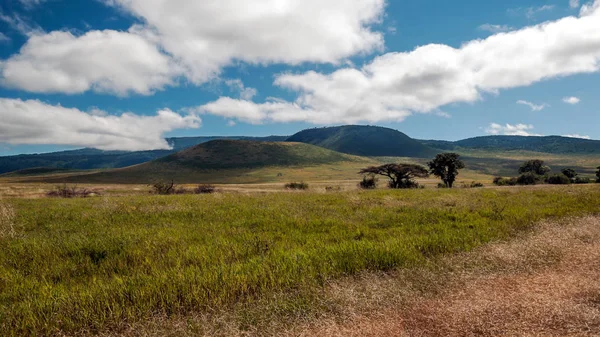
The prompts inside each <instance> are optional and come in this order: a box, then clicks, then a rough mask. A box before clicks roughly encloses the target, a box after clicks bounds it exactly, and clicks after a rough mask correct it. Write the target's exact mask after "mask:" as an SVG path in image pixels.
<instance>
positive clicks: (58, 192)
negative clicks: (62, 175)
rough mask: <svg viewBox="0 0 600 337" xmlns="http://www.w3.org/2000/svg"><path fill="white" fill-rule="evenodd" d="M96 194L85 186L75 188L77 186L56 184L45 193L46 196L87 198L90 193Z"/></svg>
mask: <svg viewBox="0 0 600 337" xmlns="http://www.w3.org/2000/svg"><path fill="white" fill-rule="evenodd" d="M94 194H98V193H97V192H92V191H90V190H88V189H86V188H77V186H76V185H75V186H67V185H66V184H65V185H62V186H56V187H55V189H54V190H53V191H50V192H48V193H46V196H48V197H51V198H87V197H89V196H91V195H94Z"/></svg>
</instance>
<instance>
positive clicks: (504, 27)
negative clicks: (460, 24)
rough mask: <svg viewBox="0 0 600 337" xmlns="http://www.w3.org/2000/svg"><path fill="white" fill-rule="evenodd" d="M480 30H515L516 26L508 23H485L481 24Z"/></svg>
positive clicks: (499, 31)
mask: <svg viewBox="0 0 600 337" xmlns="http://www.w3.org/2000/svg"><path fill="white" fill-rule="evenodd" d="M479 29H480V30H484V31H487V32H491V33H503V32H508V31H511V30H513V29H514V28H513V27H511V26H508V25H492V24H489V23H486V24H484V25H481V26H479Z"/></svg>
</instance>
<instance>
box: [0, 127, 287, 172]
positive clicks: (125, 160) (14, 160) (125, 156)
mask: <svg viewBox="0 0 600 337" xmlns="http://www.w3.org/2000/svg"><path fill="white" fill-rule="evenodd" d="M218 139H244V140H248V141H284V140H285V139H287V136H269V137H242V136H236V137H183V138H167V139H166V140H167V143H169V144H170V145H171V146H172V147H173V149H172V150H156V151H134V152H128V151H102V150H96V149H79V150H70V151H60V152H52V153H41V154H24V155H18V156H6V157H0V174H3V173H8V172H13V171H19V170H24V169H31V168H46V169H65V170H93V169H111V168H122V167H128V166H132V165H137V164H141V163H146V162H149V161H152V160H155V159H159V158H162V157H165V156H168V155H170V154H172V153H175V152H177V151H181V150H183V149H186V148H189V147H191V146H195V145H198V144H203V143H206V142H210V141H213V140H218Z"/></svg>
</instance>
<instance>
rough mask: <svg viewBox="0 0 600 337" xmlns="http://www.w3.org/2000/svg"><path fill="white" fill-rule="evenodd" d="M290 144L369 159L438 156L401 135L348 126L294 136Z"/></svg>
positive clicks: (400, 133) (398, 132) (426, 147)
mask: <svg viewBox="0 0 600 337" xmlns="http://www.w3.org/2000/svg"><path fill="white" fill-rule="evenodd" d="M288 141H290V142H299V143H307V144H312V145H317V146H321V147H324V148H327V149H330V150H333V151H337V152H342V153H348V154H353V155H357V156H370V157H414V158H428V157H431V156H433V155H435V154H436V153H437V152H438V151H437V150H435V149H432V148H430V147H429V146H426V145H424V144H421V143H420V142H418V141H416V140H414V139H412V138H410V137H409V136H407V135H405V134H404V133H402V132H400V131H397V130H393V129H388V128H383V127H378V126H358V125H348V126H339V127H329V128H317V129H308V130H304V131H300V132H298V133H297V134H295V135H293V136H291V137H290V138H288Z"/></svg>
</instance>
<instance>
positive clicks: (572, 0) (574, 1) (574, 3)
mask: <svg viewBox="0 0 600 337" xmlns="http://www.w3.org/2000/svg"><path fill="white" fill-rule="evenodd" d="M579 6H580V3H579V0H569V7H571V8H579Z"/></svg>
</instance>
